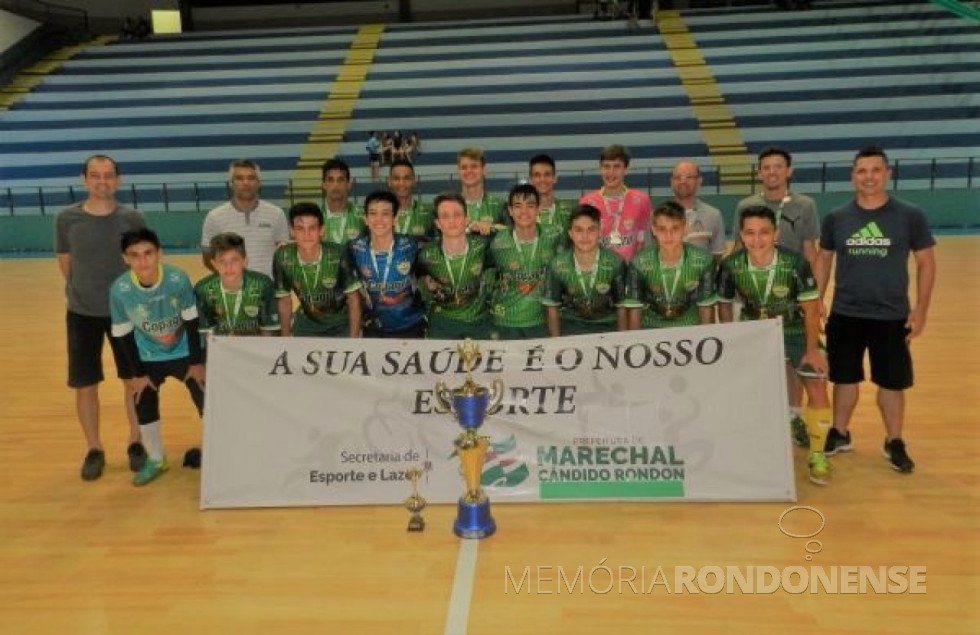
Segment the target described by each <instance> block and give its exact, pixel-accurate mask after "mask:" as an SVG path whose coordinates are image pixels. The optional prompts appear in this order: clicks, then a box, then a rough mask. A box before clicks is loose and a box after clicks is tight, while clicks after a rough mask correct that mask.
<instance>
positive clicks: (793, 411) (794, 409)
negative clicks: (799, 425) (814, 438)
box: [789, 406, 803, 423]
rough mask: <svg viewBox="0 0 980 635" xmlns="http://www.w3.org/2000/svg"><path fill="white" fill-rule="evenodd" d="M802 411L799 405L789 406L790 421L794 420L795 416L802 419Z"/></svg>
mask: <svg viewBox="0 0 980 635" xmlns="http://www.w3.org/2000/svg"><path fill="white" fill-rule="evenodd" d="M802 412H803V408H801V407H800V406H790V407H789V421H790V423H792V422H793V421H795V420H796V419H797V418H799V419H802V418H803V415H802Z"/></svg>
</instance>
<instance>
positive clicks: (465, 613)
mask: <svg viewBox="0 0 980 635" xmlns="http://www.w3.org/2000/svg"><path fill="white" fill-rule="evenodd" d="M479 546H480V541H479V540H465V539H460V541H459V555H458V556H457V557H456V576H455V577H454V578H453V592H452V595H450V596H449V613H448V614H447V615H446V630H445V631H444V632H445V635H466V625H467V623H468V622H469V618H470V598H472V597H473V582H474V577H475V575H476V554H477V550H478V547H479Z"/></svg>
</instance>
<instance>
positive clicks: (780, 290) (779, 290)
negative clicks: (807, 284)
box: [772, 285, 789, 298]
mask: <svg viewBox="0 0 980 635" xmlns="http://www.w3.org/2000/svg"><path fill="white" fill-rule="evenodd" d="M772 294H773V295H774V296H776V297H777V298H785V297H786V296H787V295H789V287H786V286H783V285H779V286H775V287H773V288H772Z"/></svg>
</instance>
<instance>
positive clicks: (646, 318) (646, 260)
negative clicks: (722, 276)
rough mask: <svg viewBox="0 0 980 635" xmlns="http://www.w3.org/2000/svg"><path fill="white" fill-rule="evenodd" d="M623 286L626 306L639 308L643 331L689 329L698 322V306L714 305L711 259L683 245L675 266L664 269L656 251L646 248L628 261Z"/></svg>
mask: <svg viewBox="0 0 980 635" xmlns="http://www.w3.org/2000/svg"><path fill="white" fill-rule="evenodd" d="M627 287H628V288H629V300H628V301H627V305H628V306H629V307H630V308H640V307H642V308H643V313H642V316H641V322H640V324H641V326H642V327H643V328H646V329H649V328H664V327H668V326H693V325H695V324H698V323H700V318H699V316H698V307H702V306H712V305H714V304H715V303H716V302H717V297H716V295H715V261H714V256H712V255H711V254H709V253H708V252H707V251H705V250H703V249H701V248H700V247H695V246H694V245H687V244H685V245H684V251H683V252H682V255H681V259H680V260H679V261H678V262H677V264H675V265H673V266H670V267H665V266H664V265H663V263H662V262H660V248H659V247H657V246H656V245H650V246H648V247H645V248H643V249H641V250H640V251H639V252H638V253H637V254H636V255H635V256H633V260H631V261H630V270H629V282H628V283H627Z"/></svg>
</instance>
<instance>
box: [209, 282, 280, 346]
mask: <svg viewBox="0 0 980 635" xmlns="http://www.w3.org/2000/svg"><path fill="white" fill-rule="evenodd" d="M194 295H195V296H196V297H197V313H198V315H199V316H200V319H201V322H200V331H201V333H214V334H215V335H259V334H260V333H261V332H262V331H279V328H280V327H279V309H278V307H277V305H276V296H275V293H274V292H273V290H272V280H271V279H270V278H269V276H267V275H265V274H264V273H259V272H257V271H251V270H249V269H246V270H245V272H244V273H243V274H242V286H241V287H240V288H239V289H235V290H228V289H225V288H224V287H223V286H222V285H221V277H220V276H218V274H211V275H210V276H207V277H206V278H204V279H203V280H201V281H200V282H198V283H197V284H196V285H194Z"/></svg>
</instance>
